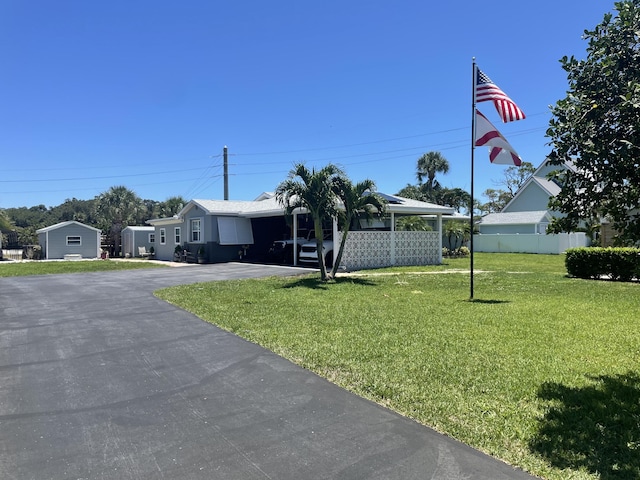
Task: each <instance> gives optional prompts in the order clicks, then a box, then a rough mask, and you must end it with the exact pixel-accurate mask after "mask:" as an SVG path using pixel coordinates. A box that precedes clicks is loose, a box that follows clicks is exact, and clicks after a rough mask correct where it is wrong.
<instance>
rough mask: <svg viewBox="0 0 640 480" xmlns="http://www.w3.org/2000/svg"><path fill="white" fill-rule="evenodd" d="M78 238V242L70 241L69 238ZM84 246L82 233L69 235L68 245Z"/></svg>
mask: <svg viewBox="0 0 640 480" xmlns="http://www.w3.org/2000/svg"><path fill="white" fill-rule="evenodd" d="M71 238H77V239H78V242H77V243H75V242H74V243H69V239H71ZM81 246H82V235H67V247H81Z"/></svg>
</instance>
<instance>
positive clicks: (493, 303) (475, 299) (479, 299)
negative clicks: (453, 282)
mask: <svg viewBox="0 0 640 480" xmlns="http://www.w3.org/2000/svg"><path fill="white" fill-rule="evenodd" d="M466 301H467V302H469V303H483V304H487V305H497V304H500V303H511V301H510V300H484V299H482V298H471V299H469V300H466Z"/></svg>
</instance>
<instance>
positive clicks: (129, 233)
mask: <svg viewBox="0 0 640 480" xmlns="http://www.w3.org/2000/svg"><path fill="white" fill-rule="evenodd" d="M121 235H122V254H123V255H124V256H125V257H139V256H140V250H139V248H140V247H144V248H145V250H146V251H147V252H148V251H149V249H150V248H151V247H154V250H155V237H156V229H155V228H154V227H139V226H133V227H125V228H123V229H122V233H121Z"/></svg>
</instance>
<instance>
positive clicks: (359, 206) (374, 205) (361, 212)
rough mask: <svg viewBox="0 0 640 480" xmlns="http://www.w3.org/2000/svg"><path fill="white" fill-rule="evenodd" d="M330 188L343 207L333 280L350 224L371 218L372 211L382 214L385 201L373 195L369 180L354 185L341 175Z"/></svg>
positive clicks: (371, 181)
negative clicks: (356, 220) (360, 218)
mask: <svg viewBox="0 0 640 480" xmlns="http://www.w3.org/2000/svg"><path fill="white" fill-rule="evenodd" d="M332 188H333V192H334V194H335V195H336V197H338V198H339V199H340V201H341V202H342V207H343V210H340V211H339V212H338V223H339V225H340V228H341V230H342V240H341V241H340V248H339V249H338V255H337V257H336V261H335V262H333V267H332V269H331V273H330V274H329V277H330V278H335V276H336V272H337V271H338V267H339V266H340V261H341V260H342V254H343V252H344V246H345V244H346V243H347V234H348V233H349V228H350V227H351V222H352V221H353V219H354V218H356V217H359V216H360V217H363V218H365V219H367V220H369V219H371V218H372V217H373V213H374V211H375V212H376V213H377V214H378V215H380V214H382V213H384V211H385V209H386V201H385V200H384V199H383V198H382V197H380V196H379V195H376V194H375V193H374V192H375V188H376V184H375V183H374V182H373V180H369V179H366V180H363V181H362V182H358V183H356V184H355V185H354V184H353V183H351V180H349V179H348V178H347V177H346V176H345V175H341V176H338V177H335V178H334V180H333V186H332ZM334 240H335V239H334Z"/></svg>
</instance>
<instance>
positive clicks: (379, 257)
mask: <svg viewBox="0 0 640 480" xmlns="http://www.w3.org/2000/svg"><path fill="white" fill-rule="evenodd" d="M439 236H440V234H439V233H438V232H377V231H376V232H349V235H348V237H347V244H346V245H345V249H344V254H343V255H342V262H341V263H342V265H344V266H345V267H346V268H347V269H349V270H357V269H360V268H376V267H388V266H392V265H433V264H438V263H439V262H440V241H439ZM341 238H342V233H341V232H338V239H337V242H339V241H340V240H341ZM392 241H393V242H394V248H392Z"/></svg>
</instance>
